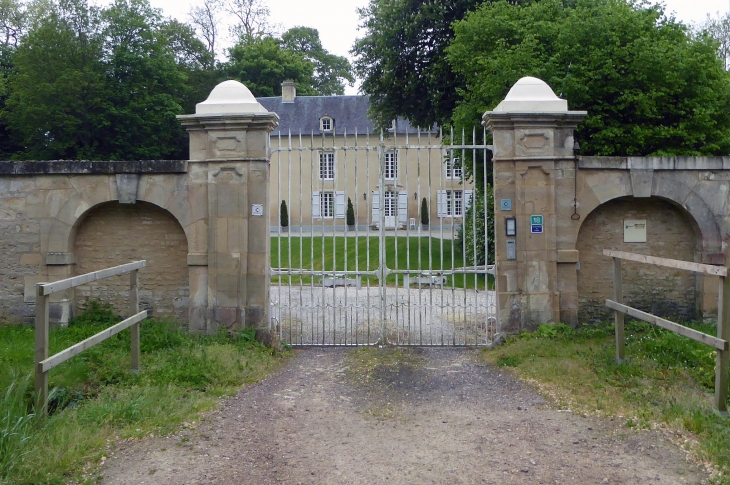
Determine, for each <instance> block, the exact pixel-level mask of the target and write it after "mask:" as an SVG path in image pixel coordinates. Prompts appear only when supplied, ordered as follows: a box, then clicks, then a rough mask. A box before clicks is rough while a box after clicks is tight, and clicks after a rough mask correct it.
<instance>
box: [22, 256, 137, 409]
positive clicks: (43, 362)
mask: <svg viewBox="0 0 730 485" xmlns="http://www.w3.org/2000/svg"><path fill="white" fill-rule="evenodd" d="M146 265H147V261H145V260H142V261H135V262H133V263H128V264H123V265H121V266H114V267H113V268H107V269H102V270H100V271H94V272H92V273H87V274H84V275H81V276H74V277H73V278H67V279H65V280H60V281H54V282H53V283H38V284H37V285H36V296H37V300H36V309H35V397H36V410H37V412H39V413H41V414H46V413H47V412H48V371H49V370H51V369H53V368H54V367H56V366H57V365H59V364H61V363H62V362H65V361H67V360H68V359H70V358H71V357H73V356H75V355H78V354H80V353H81V352H83V351H84V350H87V349H90V348H91V347H93V346H94V345H96V344H98V343H100V342H103V341H104V340H106V339H108V338H109V337H111V336H113V335H116V334H118V333H119V332H121V331H122V330H125V329H127V328H129V327H131V332H132V335H131V340H132V343H131V353H132V372H138V371H139V357H140V341H139V322H141V321H142V320H144V319H145V318H146V317H147V311H146V310H145V311H139V278H138V274H137V272H138V270H140V269H142V268H144V267H145V266H146ZM126 273H129V310H130V313H131V316H130V317H129V318H126V319H125V320H122V321H121V322H119V323H117V324H116V325H112V326H111V327H109V328H107V329H104V330H102V331H101V332H99V333H97V334H96V335H93V336H91V337H89V338H87V339H86V340H84V341H82V342H79V343H77V344H75V345H72V346H71V347H69V348H67V349H65V350H62V351H61V352H59V353H57V354H55V355H53V356H51V357H49V356H48V328H49V325H48V303H49V296H50V295H52V294H53V293H57V292H59V291H63V290H68V289H69V288H74V287H76V286H80V285H84V284H86V283H90V282H92V281H97V280H101V279H104V278H109V277H110V276H117V275H122V274H126Z"/></svg>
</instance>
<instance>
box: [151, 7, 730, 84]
mask: <svg viewBox="0 0 730 485" xmlns="http://www.w3.org/2000/svg"><path fill="white" fill-rule="evenodd" d="M443 1H448V0H443ZM150 3H151V4H152V6H153V7H157V8H161V9H162V10H163V12H164V13H165V15H169V16H172V17H175V18H177V19H179V20H186V19H187V13H188V11H189V10H190V6H191V5H194V4H198V3H202V2H197V1H196V0H150ZM267 3H268V5H269V8H270V10H271V21H272V23H275V24H281V25H282V27H283V28H284V29H285V30H286V29H288V28H290V27H294V26H296V25H303V26H305V27H314V28H316V29H317V30H319V35H320V38H321V39H322V44H323V45H324V48H325V49H327V50H328V51H330V52H332V53H334V54H338V55H342V56H347V57H350V55H349V50H350V48H351V47H352V44H353V43H354V42H355V39H356V38H357V37H359V36H361V35H362V33H358V30H357V27H358V16H357V8H358V7H364V6H366V5H367V4H368V0H335V1H327V2H325V1H321V0H268V1H267ZM656 3H659V2H656ZM661 3H664V4H665V5H666V7H667V12H668V13H669V12H674V13H675V16H676V17H677V19H678V20H681V21H683V22H685V23H698V22H702V21H703V20H704V19H705V18H706V17H707V14H712V15H715V14H716V13H717V12H719V13H721V14H725V13H727V12H728V9H730V0H664V1H663V2H661ZM356 91H357V88H356V87H352V88H347V94H355V93H356Z"/></svg>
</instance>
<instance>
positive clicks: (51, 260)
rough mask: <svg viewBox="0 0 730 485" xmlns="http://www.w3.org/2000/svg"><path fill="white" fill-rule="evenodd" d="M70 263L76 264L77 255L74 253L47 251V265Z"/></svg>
mask: <svg viewBox="0 0 730 485" xmlns="http://www.w3.org/2000/svg"><path fill="white" fill-rule="evenodd" d="M68 264H76V255H75V254H74V253H46V265H48V266H65V265H68Z"/></svg>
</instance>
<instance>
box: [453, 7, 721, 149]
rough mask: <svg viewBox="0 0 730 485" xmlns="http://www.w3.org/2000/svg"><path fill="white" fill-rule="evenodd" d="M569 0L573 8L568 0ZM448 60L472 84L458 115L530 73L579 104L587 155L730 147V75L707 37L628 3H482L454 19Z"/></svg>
mask: <svg viewBox="0 0 730 485" xmlns="http://www.w3.org/2000/svg"><path fill="white" fill-rule="evenodd" d="M566 4H570V5H566ZM455 32H456V35H455V38H454V40H453V42H452V44H451V46H450V47H449V48H448V49H447V53H448V59H449V62H450V64H451V66H452V67H453V69H454V71H456V72H457V73H458V74H459V75H461V76H463V78H464V79H465V82H466V85H465V88H464V89H461V90H460V95H461V98H462V100H461V101H460V103H459V106H458V107H457V109H456V111H455V113H454V120H455V122H457V123H459V124H464V125H472V124H475V123H478V122H479V120H480V118H481V115H482V114H483V112H484V111H486V110H487V109H492V108H494V107H495V106H496V105H497V104H498V103H499V102H500V101H501V100H502V99H503V98H504V96H505V95H506V94H507V92H508V90H509V89H510V87H511V86H512V85H513V84H514V83H515V82H516V81H517V80H518V79H520V78H521V77H523V76H535V77H538V78H540V79H543V80H545V81H546V82H547V83H548V84H549V85H550V86H551V87H552V88H553V90H554V91H555V92H556V93H562V96H563V97H564V98H566V99H567V100H568V102H569V104H570V108H571V109H572V110H586V111H588V117H587V118H586V120H585V121H584V122H583V123H582V124H581V125H580V126H579V127H578V130H577V138H578V140H579V142H580V144H581V147H582V153H584V154H595V155H650V154H677V155H679V154H683V155H713V154H726V153H728V150H730V110H729V108H730V79H729V78H728V76H727V74H726V73H725V71H724V70H723V64H722V62H721V61H720V60H719V59H718V58H717V56H716V44H715V43H714V42H713V41H712V40H711V39H710V38H709V37H707V36H702V35H700V36H693V35H692V34H691V32H689V30H688V28H687V27H686V26H684V25H682V24H680V23H677V22H676V21H675V20H674V19H672V18H666V17H665V16H664V14H663V11H662V9H661V7H658V6H646V5H644V4H643V3H635V2H631V1H627V0H574V1H571V2H564V1H560V0H542V1H540V2H538V3H534V4H531V5H527V6H515V5H511V4H509V3H507V2H504V1H502V2H496V3H493V4H487V3H485V4H483V5H482V6H481V7H480V8H478V9H477V10H476V11H475V12H473V13H471V14H468V15H467V16H466V17H465V19H464V20H462V21H459V22H457V23H456V24H455Z"/></svg>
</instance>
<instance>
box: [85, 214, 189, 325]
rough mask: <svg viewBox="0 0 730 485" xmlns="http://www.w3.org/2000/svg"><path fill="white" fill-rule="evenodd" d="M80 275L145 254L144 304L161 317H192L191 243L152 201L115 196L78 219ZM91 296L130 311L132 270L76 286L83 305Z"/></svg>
mask: <svg viewBox="0 0 730 485" xmlns="http://www.w3.org/2000/svg"><path fill="white" fill-rule="evenodd" d="M74 252H75V254H76V268H75V270H74V271H75V273H76V274H77V275H80V274H84V273H89V272H91V271H98V270H100V269H104V268H109V267H111V266H117V265H120V264H124V263H129V262H131V261H138V260H140V259H145V260H147V267H145V268H144V269H142V270H140V272H139V295H140V306H141V308H146V309H151V310H152V315H153V316H156V317H173V318H175V319H177V320H178V321H179V322H180V323H182V324H183V325H187V321H188V295H189V275H188V265H187V253H188V244H187V238H186V237H185V232H184V231H183V228H182V227H181V226H180V224H179V223H178V222H177V220H176V219H175V217H174V216H173V215H172V214H170V213H169V212H168V211H166V210H164V209H161V208H159V207H157V206H156V205H153V204H150V203H148V202H137V203H136V204H119V203H118V202H109V203H105V204H101V205H99V206H96V207H94V208H93V209H91V210H90V211H88V212H87V213H86V215H85V217H84V218H83V219H82V220H81V221H80V222H79V223H78V226H77V229H76V236H75V241H74ZM90 299H97V300H100V301H103V302H109V303H111V304H113V305H114V307H115V308H116V309H117V311H118V312H119V313H121V314H127V313H129V311H128V308H129V275H120V276H113V277H111V278H107V279H104V280H101V281H97V282H94V283H92V284H89V285H83V286H79V287H77V288H76V289H75V298H74V300H75V307H76V310H77V311H78V309H79V308H83V307H84V306H85V305H86V303H87V302H88V301H89V300H90Z"/></svg>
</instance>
